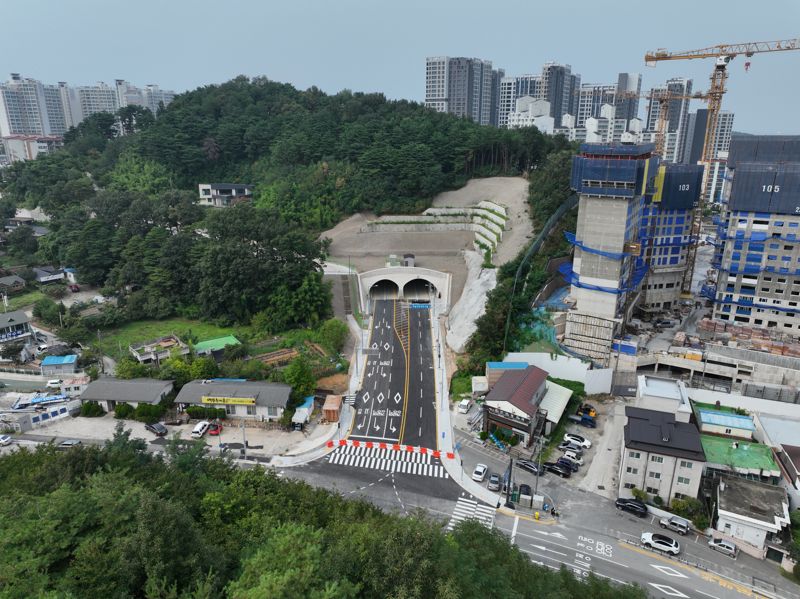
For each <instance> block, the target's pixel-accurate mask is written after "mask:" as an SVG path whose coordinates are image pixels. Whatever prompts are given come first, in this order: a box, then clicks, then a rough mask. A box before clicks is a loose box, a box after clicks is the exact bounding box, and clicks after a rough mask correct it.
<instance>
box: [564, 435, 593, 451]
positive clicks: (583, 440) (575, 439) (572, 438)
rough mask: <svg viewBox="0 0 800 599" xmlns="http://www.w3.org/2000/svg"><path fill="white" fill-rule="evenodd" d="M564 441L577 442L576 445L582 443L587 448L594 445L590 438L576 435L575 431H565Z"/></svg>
mask: <svg viewBox="0 0 800 599" xmlns="http://www.w3.org/2000/svg"><path fill="white" fill-rule="evenodd" d="M564 441H567V442H569V443H575V444H576V445H580V446H581V447H585V448H586V449H589V448H590V447H591V446H592V442H591V441H589V439H587V438H585V437H581V436H580V435H576V434H575V433H564Z"/></svg>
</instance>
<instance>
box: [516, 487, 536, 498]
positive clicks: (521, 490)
mask: <svg viewBox="0 0 800 599" xmlns="http://www.w3.org/2000/svg"><path fill="white" fill-rule="evenodd" d="M519 494H520V495H527V496H528V497H533V489H531V486H530V485H526V484H521V485H520V486H519Z"/></svg>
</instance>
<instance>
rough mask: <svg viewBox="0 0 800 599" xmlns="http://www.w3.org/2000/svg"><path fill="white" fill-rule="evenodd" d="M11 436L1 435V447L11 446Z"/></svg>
mask: <svg viewBox="0 0 800 599" xmlns="http://www.w3.org/2000/svg"><path fill="white" fill-rule="evenodd" d="M11 441H12V439H11V435H0V445H11Z"/></svg>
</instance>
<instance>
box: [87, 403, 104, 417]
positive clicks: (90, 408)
mask: <svg viewBox="0 0 800 599" xmlns="http://www.w3.org/2000/svg"><path fill="white" fill-rule="evenodd" d="M105 413H106V411H105V410H104V409H103V408H101V407H100V404H99V403H97V402H96V401H85V402H83V403H82V404H81V416H85V417H86V418H96V417H98V416H103V415H105Z"/></svg>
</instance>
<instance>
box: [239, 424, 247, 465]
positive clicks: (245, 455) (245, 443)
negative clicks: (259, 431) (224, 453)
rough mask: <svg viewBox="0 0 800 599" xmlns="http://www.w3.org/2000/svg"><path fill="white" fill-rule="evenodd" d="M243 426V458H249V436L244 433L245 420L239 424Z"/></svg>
mask: <svg viewBox="0 0 800 599" xmlns="http://www.w3.org/2000/svg"><path fill="white" fill-rule="evenodd" d="M239 426H241V427H242V458H243V459H245V460H246V459H247V438H246V437H245V433H244V420H242V422H241V423H240V424H239Z"/></svg>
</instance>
